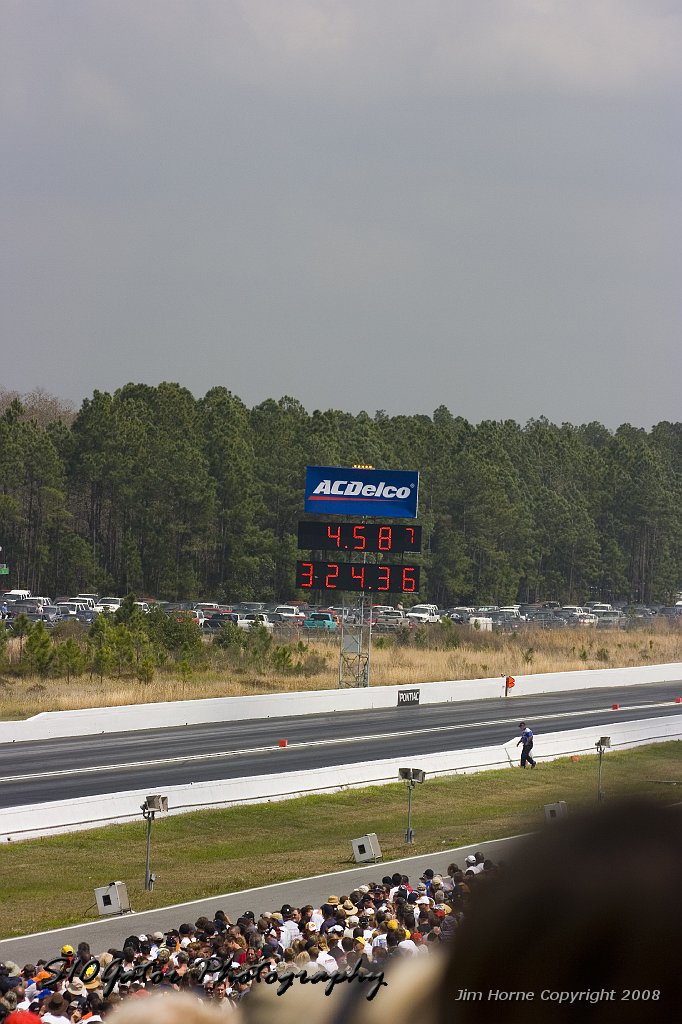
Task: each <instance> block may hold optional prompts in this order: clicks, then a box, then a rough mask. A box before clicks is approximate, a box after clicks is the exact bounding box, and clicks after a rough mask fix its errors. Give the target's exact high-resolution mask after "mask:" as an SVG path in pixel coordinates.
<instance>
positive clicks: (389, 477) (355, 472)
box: [305, 466, 419, 519]
mask: <svg viewBox="0 0 682 1024" xmlns="http://www.w3.org/2000/svg"><path fill="white" fill-rule="evenodd" d="M418 495H419V473H413V472H406V471H403V470H383V469H342V468H339V467H338V466H337V467H331V466H307V467H306V471H305V511H306V512H317V513H324V514H325V515H329V514H330V513H331V514H332V515H353V516H358V515H360V516H383V517H386V518H396V519H415V518H416V516H417V502H418Z"/></svg>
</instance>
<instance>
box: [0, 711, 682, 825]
mask: <svg viewBox="0 0 682 1024" xmlns="http://www.w3.org/2000/svg"><path fill="white" fill-rule="evenodd" d="M606 733H608V734H609V735H610V737H611V749H612V750H613V749H620V750H625V749H627V748H628V747H636V746H641V745H643V744H647V743H662V742H666V741H668V740H674V739H680V738H682V716H680V717H674V718H665V717H664V718H650V719H647V720H645V721H637V722H623V723H621V722H613V723H609V724H606V725H600V726H594V727H591V728H583V729H573V730H570V731H569V732H559V733H548V734H547V735H542V734H538V733H536V734H535V741H536V743H535V747H534V750H533V754H534V756H535V759H536V760H537V761H539V762H543V761H553V760H556V759H557V758H559V757H568V756H569V755H576V754H594V753H595V743H596V740H597V739H598V738H599V736H602V735H604V734H606ZM517 739H518V737H514V738H513V739H511V740H509V741H508V742H507V743H505V744H498V745H495V746H490V747H478V748H475V749H472V750H453V751H447V752H445V753H440V754H427V755H424V756H417V757H411V758H410V764H411V765H412V766H413V767H416V768H422V769H423V770H424V771H425V772H426V773H427V774H428V775H429V777H434V776H439V775H460V774H461V775H469V774H473V773H475V772H481V771H489V770H491V769H494V768H509V767H511V766H513V765H515V764H517V763H518V758H519V751H518V748H517V746H516V742H517ZM276 751H277V748H273V757H274V756H276ZM607 756H608V754H607ZM404 761H405V758H404V757H402V756H401V757H400V758H388V759H385V760H381V761H370V762H366V763H359V764H350V765H334V766H332V767H328V768H314V769H312V770H309V771H298V772H284V773H282V774H275V775H260V776H257V777H256V778H242V779H229V780H224V781H219V782H197V783H190V784H189V785H185V786H164V785H163V784H162V783H161V784H159V785H158V786H157V784H156V783H154V784H150V785H149V786H148V787H147V789H139V790H133V791H131V792H127V793H113V794H108V795H106V796H89V797H82V798H80V799H77V800H56V801H53V802H51V803H42V804H30V805H25V806H23V807H10V808H6V809H5V810H3V812H2V825H1V826H0V842H8V841H12V842H16V841H17V840H22V839H36V838H38V837H42V836H50V835H58V834H61V833H64V832H77V831H82V830H84V829H90V828H97V827H100V826H103V825H109V824H114V823H118V822H125V821H135V820H137V819H139V817H140V814H141V811H140V806H141V804H142V802H143V801H144V799H145V797H146V795H147V793H149V792H153V791H154V790H155V789H159V790H160V791H162V792H163V794H164V795H166V796H167V797H168V813H169V814H185V813H188V812H189V811H197V810H205V809H208V808H219V807H234V806H237V805H241V804H254V803H270V802H271V801H275V800H291V799H294V798H296V797H299V796H307V795H310V794H320V793H336V792H339V791H340V790H344V789H361V788H365V787H367V786H382V785H387V784H388V783H395V782H396V780H397V778H398V768H399V767H400V766H401V765H403V764H404ZM368 827H369V826H368Z"/></svg>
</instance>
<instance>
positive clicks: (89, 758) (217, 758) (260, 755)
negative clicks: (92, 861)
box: [0, 682, 682, 808]
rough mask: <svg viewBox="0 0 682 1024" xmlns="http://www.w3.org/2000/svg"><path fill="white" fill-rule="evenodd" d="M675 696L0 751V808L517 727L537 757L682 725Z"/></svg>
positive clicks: (654, 692) (511, 731) (201, 728)
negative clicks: (574, 734) (665, 724)
mask: <svg viewBox="0 0 682 1024" xmlns="http://www.w3.org/2000/svg"><path fill="white" fill-rule="evenodd" d="M677 696H682V682H675V683H666V684H646V685H642V686H629V687H621V688H614V689H604V690H582V691H574V692H570V693H560V694H551V695H547V694H545V695H539V696H524V697H518V698H517V697H514V698H512V699H507V700H504V699H499V700H479V701H468V702H462V703H459V702H458V703H449V704H429V705H423V706H417V707H413V706H409V707H401V708H382V709H376V710H372V711H356V712H345V713H340V712H336V713H333V714H324V715H305V714H303V715H301V717H299V718H287V719H277V720H275V719H266V720H263V721H251V722H238V723H234V724H230V723H225V722H221V723H216V724H205V725H196V726H189V727H181V728H172V729H154V728H153V723H151V724H152V728H150V730H149V731H148V732H133V733H130V732H129V733H115V734H108V735H100V736H83V737H69V738H65V739H64V738H59V739H54V740H40V741H35V742H33V741H32V742H28V743H15V744H0V808H2V807H14V806H18V805H21V804H30V803H40V802H44V801H50V800H63V799H68V798H77V797H82V796H91V795H98V794H105V793H113V792H121V791H125V790H132V789H144V788H148V789H149V790H150V791H152V790H153V789H154V788H155V787H156V788H158V787H159V786H164V787H167V786H170V785H176V784H186V783H188V782H199V781H211V780H219V779H231V778H241V777H244V776H254V775H269V774H272V773H273V772H278V771H299V770H310V769H312V768H319V767H323V766H327V765H334V764H345V763H358V762H362V761H374V760H379V759H381V758H389V757H395V756H396V755H398V754H399V755H400V756H404V757H405V758H406V759H409V758H411V757H416V756H418V755H419V754H427V753H436V752H439V751H444V750H457V749H466V748H471V747H478V746H488V745H491V744H497V743H502V742H507V741H509V740H510V739H511V738H512V737H513V736H516V735H518V729H517V724H518V722H519V719H520V718H521V717H523V718H525V719H526V720H527V721H528V722H529V723H530V724H531V725H532V727H533V729H534V731H535V734H536V744H535V749H536V752H537V754H539V755H540V756H541V755H542V733H543V732H562V731H565V730H569V729H576V728H581V727H583V726H594V728H595V732H598V731H599V729H600V728H601V727H602V726H603V725H605V724H606V723H609V722H612V721H614V719H615V720H617V721H627V720H638V719H645V718H658V717H662V716H668V715H679V714H682V704H676V703H674V701H675V697H677ZM614 703H617V704H619V705H620V710H618V711H613V710H612V705H613V704H614ZM280 739H286V740H287V741H288V746H287V747H286V748H280V747H279V746H278V741H279V740H280Z"/></svg>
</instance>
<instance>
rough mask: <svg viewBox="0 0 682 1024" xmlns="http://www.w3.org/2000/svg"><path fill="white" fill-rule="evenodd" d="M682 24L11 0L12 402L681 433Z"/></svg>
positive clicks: (502, 11) (473, 12)
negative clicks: (282, 400) (187, 405)
mask: <svg viewBox="0 0 682 1024" xmlns="http://www.w3.org/2000/svg"><path fill="white" fill-rule="evenodd" d="M681 52H682V3H681V2H680V0H419V2H416V0H184V2H180V0H0V111H1V117H2V122H1V124H0V132H1V145H2V148H3V152H2V160H1V168H2V169H1V172H0V173H1V181H2V186H1V187H2V194H1V196H0V202H1V206H0V210H1V216H2V229H1V231H0V246H1V248H2V264H3V266H2V274H1V275H0V276H1V279H2V284H1V286H0V287H1V288H2V294H1V295H0V311H1V312H0V315H1V317H2V333H1V335H0V338H1V348H2V365H1V370H0V386H1V387H4V388H6V389H15V390H18V391H20V392H22V393H23V392H27V391H29V390H31V389H33V388H34V387H37V386H42V387H44V388H46V389H47V390H48V391H50V392H52V393H54V394H56V395H59V396H60V397H62V398H68V399H72V400H73V401H75V402H76V403H77V404H80V401H81V400H82V399H83V398H84V397H87V396H88V395H90V394H91V393H92V391H93V390H94V389H95V388H98V389H100V390H108V391H111V390H114V389H115V388H117V387H120V386H121V385H123V384H125V383H126V382H128V381H141V382H146V383H150V384H156V383H158V382H160V381H162V380H172V381H179V382H180V383H181V384H182V385H184V386H186V387H188V388H189V389H190V390H191V391H192V392H193V393H194V394H195V395H197V396H199V395H202V394H204V393H205V392H206V391H207V390H208V389H209V388H210V387H213V386H214V385H216V384H221V385H224V386H226V387H228V388H230V389H231V390H232V391H233V392H235V393H236V394H237V395H239V396H240V397H241V398H242V399H243V400H244V401H245V402H246V403H247V404H248V405H250V406H251V405H254V404H256V403H258V402H260V401H263V400H264V399H265V398H270V397H274V398H279V397H280V396H282V395H285V394H288V395H292V396H294V397H295V398H298V399H299V400H300V401H301V402H302V403H303V405H304V406H305V407H306V408H307V409H308V410H310V411H312V410H313V409H316V408H319V409H324V408H329V407H332V408H340V409H345V410H348V411H351V412H354V413H356V412H359V411H360V410H361V409H365V410H367V411H368V412H369V413H370V414H373V413H374V412H375V410H377V409H385V410H386V411H387V412H388V413H391V414H395V413H415V412H420V413H428V414H430V413H432V412H433V410H434V409H435V408H436V407H438V406H439V405H441V404H444V405H446V406H448V408H449V409H450V410H451V411H452V412H453V413H454V414H456V415H463V416H466V417H467V418H468V419H470V420H472V421H474V422H478V421H480V420H481V419H487V418H492V419H503V418H513V419H516V420H518V421H519V422H522V423H524V422H526V421H527V420H528V419H529V418H531V417H535V416H540V415H546V416H547V417H549V418H550V419H551V420H554V421H556V422H562V421H569V422H573V423H579V422H587V421H590V420H600V421H601V422H603V423H606V424H607V425H608V426H611V427H615V426H617V425H618V424H619V423H622V422H625V421H629V422H631V423H634V424H637V425H641V426H650V425H651V424H652V423H655V422H657V421H658V420H662V419H671V420H679V419H681V418H682V416H681V410H680V400H679V395H680V385H681V382H682V343H681V338H680V325H681V321H682V316H681V310H682V304H681V300H680V295H681V293H682V287H681V280H680V237H681V231H680V228H681V224H680V194H681V192H682V168H681V166H680V151H681V147H682V142H681V138H682V136H681V133H680V117H679V111H680V80H681V78H682V59H681V58H680V53H681Z"/></svg>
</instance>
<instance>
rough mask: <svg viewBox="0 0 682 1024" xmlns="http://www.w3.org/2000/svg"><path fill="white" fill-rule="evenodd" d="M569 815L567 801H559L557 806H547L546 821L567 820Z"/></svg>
mask: <svg viewBox="0 0 682 1024" xmlns="http://www.w3.org/2000/svg"><path fill="white" fill-rule="evenodd" d="M567 814H568V807H567V806H566V801H565V800H559V802H558V803H556V804H545V821H557V820H558V819H559V818H565V817H566V815H567Z"/></svg>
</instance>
